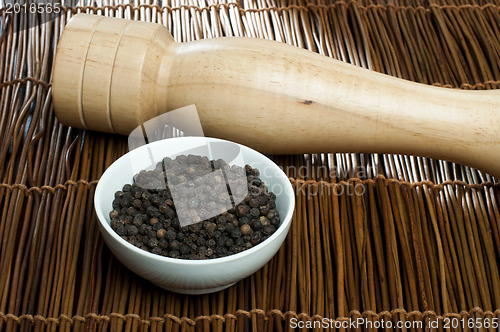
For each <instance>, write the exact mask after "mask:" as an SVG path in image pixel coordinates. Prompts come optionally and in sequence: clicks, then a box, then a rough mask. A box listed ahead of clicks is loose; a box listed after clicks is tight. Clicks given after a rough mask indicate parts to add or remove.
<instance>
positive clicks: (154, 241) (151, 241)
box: [148, 238, 158, 248]
mask: <svg viewBox="0 0 500 332" xmlns="http://www.w3.org/2000/svg"><path fill="white" fill-rule="evenodd" d="M148 246H150V247H151V248H154V247H157V246H158V240H157V239H153V238H150V239H149V242H148Z"/></svg>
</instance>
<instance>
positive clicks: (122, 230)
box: [116, 225, 127, 236]
mask: <svg viewBox="0 0 500 332" xmlns="http://www.w3.org/2000/svg"><path fill="white" fill-rule="evenodd" d="M116 233H118V235H120V236H125V235H127V227H125V225H120V226H118V228H117V229H116Z"/></svg>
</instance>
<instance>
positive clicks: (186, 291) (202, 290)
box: [158, 282, 235, 295]
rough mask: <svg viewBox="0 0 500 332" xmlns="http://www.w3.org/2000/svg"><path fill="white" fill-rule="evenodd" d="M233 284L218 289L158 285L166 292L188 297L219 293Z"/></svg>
mask: <svg viewBox="0 0 500 332" xmlns="http://www.w3.org/2000/svg"><path fill="white" fill-rule="evenodd" d="M234 284H235V282H233V283H232V284H228V285H224V286H220V287H214V288H197V289H196V288H195V289H189V288H175V287H164V286H161V285H158V286H160V287H162V288H164V289H166V290H168V291H171V292H174V293H180V294H188V295H200V294H208V293H215V292H218V291H221V290H223V289H226V288H228V287H231V286H232V285H234Z"/></svg>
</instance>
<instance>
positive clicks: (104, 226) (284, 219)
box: [94, 136, 295, 266]
mask: <svg viewBox="0 0 500 332" xmlns="http://www.w3.org/2000/svg"><path fill="white" fill-rule="evenodd" d="M200 139H203V140H205V141H207V142H227V143H232V144H237V145H238V146H240V147H241V148H243V149H248V150H250V151H252V152H254V153H257V154H259V155H260V156H261V157H263V158H264V159H265V160H266V161H268V162H269V163H270V164H271V167H273V168H275V169H276V170H277V171H278V172H277V173H276V174H279V175H278V176H277V177H278V178H279V179H280V183H282V184H283V185H284V187H288V188H284V190H283V191H282V194H283V195H287V196H289V197H288V198H289V204H288V206H286V214H285V216H281V215H280V219H281V223H280V225H279V227H278V228H277V230H276V231H275V232H274V233H273V234H272V235H271V236H270V237H269V238H267V239H266V240H265V241H263V242H261V243H259V244H258V245H256V246H254V247H252V248H249V249H246V250H243V251H242V252H239V253H237V254H232V255H229V256H225V257H218V258H211V259H182V258H172V257H167V256H161V255H157V254H153V253H151V252H149V251H146V250H143V249H140V248H138V247H136V246H134V245H133V244H131V243H129V242H128V241H126V240H124V239H123V238H122V237H121V236H119V235H118V234H117V233H116V232H115V231H114V230H113V229H112V228H111V225H110V224H109V223H108V222H107V220H106V216H105V214H104V212H103V210H104V207H103V206H102V204H101V203H100V197H101V192H102V190H103V189H102V186H101V183H103V182H102V181H101V179H102V178H104V177H105V176H106V175H107V174H111V173H112V172H114V171H115V169H118V168H119V167H120V164H121V163H123V162H125V160H126V159H127V158H129V157H128V155H129V154H138V153H139V152H140V150H141V149H142V150H143V149H147V148H149V147H151V146H153V145H163V144H170V143H172V144H175V142H176V141H179V140H200ZM274 176H276V175H274ZM94 210H95V213H96V216H97V220H98V222H99V225H100V226H101V227H100V229H101V231H106V233H107V234H109V235H111V236H112V237H113V238H114V239H115V240H117V241H118V243H119V244H120V245H122V246H124V247H125V248H127V249H129V250H132V251H133V252H134V253H136V254H138V255H146V257H149V258H151V259H155V260H158V261H162V262H165V263H173V264H180V265H184V266H190V265H196V266H200V265H214V264H220V263H228V262H231V261H234V260H239V259H243V258H244V257H246V256H250V255H252V254H254V253H257V252H259V251H260V250H261V249H263V248H265V247H266V246H267V245H269V244H270V243H271V242H272V241H275V240H276V239H277V238H278V237H279V236H280V235H281V233H283V232H288V230H289V227H290V224H291V222H292V217H293V211H294V210H295V193H294V190H293V187H292V184H291V183H290V180H289V178H288V177H287V176H286V174H285V173H284V172H283V170H282V169H281V168H280V167H279V166H278V165H276V164H275V163H274V161H272V160H271V159H269V158H268V157H267V156H265V155H264V154H262V153H260V152H259V151H257V150H255V149H252V148H250V147H248V146H245V145H243V144H239V143H236V142H232V141H228V140H224V139H219V138H213V137H193V136H189V137H175V138H167V139H162V140H158V141H155V142H152V143H148V144H145V145H142V146H140V147H138V148H136V149H134V150H132V151H129V152H127V153H126V154H124V155H123V156H121V157H120V158H118V159H117V160H115V161H114V162H113V163H112V164H111V165H110V166H109V167H108V168H107V169H106V170H105V171H104V173H103V174H102V175H101V178H100V179H99V181H98V183H97V186H96V189H95V193H94ZM281 245H282V243H281V244H280V246H281Z"/></svg>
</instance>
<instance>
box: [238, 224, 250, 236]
mask: <svg viewBox="0 0 500 332" xmlns="http://www.w3.org/2000/svg"><path fill="white" fill-rule="evenodd" d="M240 231H241V234H243V235H247V234H250V233H252V227H250V225H247V224H244V225H242V226H241V227H240Z"/></svg>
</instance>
